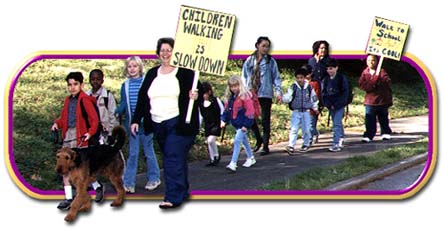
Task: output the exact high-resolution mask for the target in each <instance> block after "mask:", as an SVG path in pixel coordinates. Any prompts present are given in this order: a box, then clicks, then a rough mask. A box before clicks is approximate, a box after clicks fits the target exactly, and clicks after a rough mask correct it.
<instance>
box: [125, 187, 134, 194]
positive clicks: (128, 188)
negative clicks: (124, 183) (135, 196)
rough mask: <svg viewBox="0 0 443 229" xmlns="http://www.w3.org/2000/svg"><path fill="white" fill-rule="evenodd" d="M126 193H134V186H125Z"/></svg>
mask: <svg viewBox="0 0 443 229" xmlns="http://www.w3.org/2000/svg"><path fill="white" fill-rule="evenodd" d="M125 192H126V193H131V194H132V193H135V187H125Z"/></svg>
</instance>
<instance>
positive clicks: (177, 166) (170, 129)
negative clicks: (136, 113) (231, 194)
mask: <svg viewBox="0 0 443 229" xmlns="http://www.w3.org/2000/svg"><path fill="white" fill-rule="evenodd" d="M177 121H178V117H175V118H172V119H169V120H165V121H163V122H161V123H156V122H153V124H154V135H155V139H156V140H157V142H158V144H159V146H160V149H161V151H162V153H163V172H164V178H165V186H166V187H165V197H164V201H168V202H171V203H172V204H174V205H180V204H181V203H182V202H183V201H185V200H186V199H188V197H189V181H188V163H187V160H186V159H187V157H188V153H189V150H190V149H191V147H192V145H193V144H194V141H195V135H190V136H183V135H178V134H177V130H176V128H177V127H176V126H177Z"/></svg>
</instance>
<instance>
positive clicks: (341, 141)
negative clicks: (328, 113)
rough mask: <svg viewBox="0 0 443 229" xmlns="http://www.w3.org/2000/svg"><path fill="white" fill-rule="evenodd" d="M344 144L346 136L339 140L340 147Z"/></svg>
mask: <svg viewBox="0 0 443 229" xmlns="http://www.w3.org/2000/svg"><path fill="white" fill-rule="evenodd" d="M344 144H345V139H344V138H340V140H338V147H340V148H343V145H344Z"/></svg>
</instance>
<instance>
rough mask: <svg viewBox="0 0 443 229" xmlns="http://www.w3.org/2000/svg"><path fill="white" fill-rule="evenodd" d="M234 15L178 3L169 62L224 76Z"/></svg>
mask: <svg viewBox="0 0 443 229" xmlns="http://www.w3.org/2000/svg"><path fill="white" fill-rule="evenodd" d="M234 25H235V16H234V15H232V14H226V13H221V12H215V11H210V10H204V9H199V8H194V7H189V6H181V10H180V17H179V21H178V26H177V32H176V35H175V45H174V53H173V54H172V59H171V65H174V66H177V67H183V68H188V69H192V70H195V71H200V72H205V73H210V74H214V75H221V76H222V75H224V72H225V69H226V63H227V61H228V55H229V49H230V47H231V40H232V34H233V33H234Z"/></svg>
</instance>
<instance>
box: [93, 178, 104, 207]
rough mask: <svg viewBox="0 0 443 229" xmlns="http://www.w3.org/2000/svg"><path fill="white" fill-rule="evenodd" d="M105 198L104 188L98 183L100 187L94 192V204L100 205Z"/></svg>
mask: <svg viewBox="0 0 443 229" xmlns="http://www.w3.org/2000/svg"><path fill="white" fill-rule="evenodd" d="M104 197H105V186H103V185H102V184H101V183H100V187H97V189H96V190H95V202H96V203H100V202H102V201H103V199H104Z"/></svg>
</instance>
